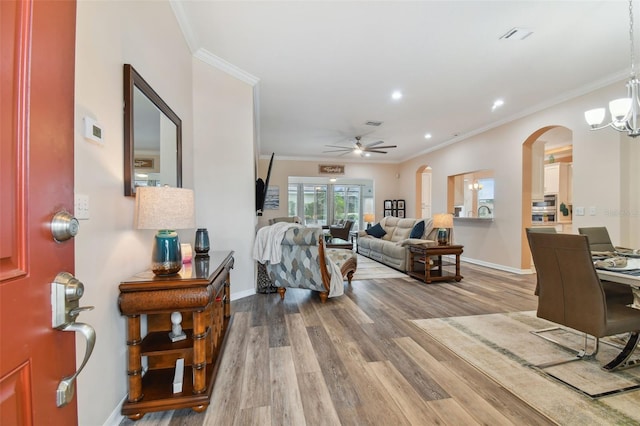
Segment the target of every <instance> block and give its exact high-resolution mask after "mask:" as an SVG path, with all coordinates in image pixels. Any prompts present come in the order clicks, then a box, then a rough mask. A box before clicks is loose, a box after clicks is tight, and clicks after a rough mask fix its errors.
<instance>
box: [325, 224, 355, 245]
mask: <svg viewBox="0 0 640 426" xmlns="http://www.w3.org/2000/svg"><path fill="white" fill-rule="evenodd" d="M352 226H353V220H345V221H344V222H343V223H342V224H340V225H331V226H330V227H329V233H330V234H331V236H332V237H334V238H342V239H343V240H346V241H349V231H351V227H352Z"/></svg>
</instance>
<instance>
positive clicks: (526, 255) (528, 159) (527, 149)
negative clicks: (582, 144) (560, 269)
mask: <svg viewBox="0 0 640 426" xmlns="http://www.w3.org/2000/svg"><path fill="white" fill-rule="evenodd" d="M553 133H562V134H563V135H566V136H565V138H568V140H567V141H566V143H568V144H569V145H571V146H572V145H573V132H572V131H571V130H570V129H568V128H566V127H564V126H558V125H551V126H545V127H542V128H540V129H538V130H536V131H535V132H533V133H532V134H531V135H530V136H529V137H528V138H527V139H526V140H525V141H524V142H523V144H522V198H521V200H522V209H521V211H522V221H521V223H522V227H521V247H522V248H521V251H520V252H521V260H520V266H521V269H531V266H532V260H531V251H530V249H529V242H528V240H527V233H526V229H527V228H529V227H531V226H533V225H534V223H533V221H532V201H533V192H534V179H535V178H536V177H538V178H539V177H540V175H539V173H542V178H543V179H544V162H545V161H544V155H547V154H545V153H544V150H543V158H542V159H541V158H540V157H539V155H540V154H539V152H537V150H538V149H539V148H538V147H534V144H535V143H536V142H538V141H539V140H540V139H541V138H542V139H543V138H544V135H545V134H547V135H551V134H553ZM547 152H549V153H551V154H550V155H553V153H554V152H560V151H554V149H549V150H547ZM541 160H542V161H541ZM572 160H573V159H572V158H571V161H572ZM547 161H548V159H547ZM536 167H541V168H542V169H538V170H534V169H535V168H536ZM536 192H537V191H536ZM558 202H560V201H558Z"/></svg>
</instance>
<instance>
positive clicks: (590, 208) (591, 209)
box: [589, 206, 597, 216]
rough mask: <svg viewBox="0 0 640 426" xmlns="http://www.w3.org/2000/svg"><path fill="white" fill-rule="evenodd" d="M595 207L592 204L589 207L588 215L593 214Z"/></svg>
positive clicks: (594, 213)
mask: <svg viewBox="0 0 640 426" xmlns="http://www.w3.org/2000/svg"><path fill="white" fill-rule="evenodd" d="M596 212H597V209H596V208H595V207H594V206H591V207H589V216H595V215H596Z"/></svg>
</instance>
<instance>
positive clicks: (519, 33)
mask: <svg viewBox="0 0 640 426" xmlns="http://www.w3.org/2000/svg"><path fill="white" fill-rule="evenodd" d="M531 34H533V30H529V29H527V28H518V27H514V28H511V29H510V30H509V31H507V32H506V33H504V34H503V35H502V36H501V37H500V40H524V39H525V38H527V37H529V36H530V35H531Z"/></svg>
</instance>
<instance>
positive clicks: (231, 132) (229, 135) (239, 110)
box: [193, 59, 255, 298]
mask: <svg viewBox="0 0 640 426" xmlns="http://www.w3.org/2000/svg"><path fill="white" fill-rule="evenodd" d="M193 83H194V87H196V88H197V90H195V91H194V95H193V103H194V129H195V130H194V136H195V139H196V141H197V143H196V144H195V147H194V157H195V159H194V163H193V164H194V174H195V182H196V186H195V191H196V223H197V225H198V227H199V228H207V229H208V230H209V238H210V240H211V248H212V250H234V252H235V266H234V269H233V271H232V273H231V292H232V298H236V297H237V296H243V295H249V294H253V293H254V292H255V291H254V289H255V279H254V265H255V262H254V261H253V260H252V256H251V255H252V252H253V239H254V237H255V230H254V226H253V225H254V223H255V195H254V194H255V180H254V169H255V164H254V145H253V144H254V135H253V88H252V87H251V86H250V85H248V84H247V83H243V82H241V81H239V80H237V79H235V78H234V77H231V76H229V75H228V74H225V73H224V72H222V71H219V70H217V69H215V68H212V67H211V66H210V65H207V64H205V63H204V62H202V61H200V60H198V59H193Z"/></svg>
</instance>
